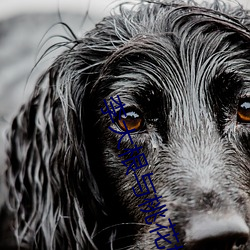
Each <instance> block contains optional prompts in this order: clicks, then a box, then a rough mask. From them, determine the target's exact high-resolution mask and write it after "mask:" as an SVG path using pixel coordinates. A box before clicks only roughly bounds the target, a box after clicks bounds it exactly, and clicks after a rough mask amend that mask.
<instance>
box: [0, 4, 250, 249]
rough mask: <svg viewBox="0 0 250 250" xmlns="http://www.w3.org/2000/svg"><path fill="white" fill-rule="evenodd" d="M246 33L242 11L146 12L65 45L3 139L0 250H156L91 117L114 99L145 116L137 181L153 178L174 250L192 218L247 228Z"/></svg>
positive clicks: (192, 7)
mask: <svg viewBox="0 0 250 250" xmlns="http://www.w3.org/2000/svg"><path fill="white" fill-rule="evenodd" d="M249 27H250V18H249V15H248V12H247V11H244V10H243V9H242V8H241V6H237V7H230V6H229V5H228V4H225V3H223V2H220V1H214V2H213V3H212V4H204V5H203V7H201V6H198V5H197V4H196V3H195V2H193V1H186V2H184V1H175V2H172V3H160V2H149V1H145V2H141V3H139V4H136V5H134V6H133V7H132V8H131V7H130V9H129V8H126V5H122V6H120V8H119V9H118V11H117V12H114V13H113V14H112V15H111V16H110V17H107V18H105V19H104V20H103V21H101V22H100V23H99V24H97V25H96V27H95V28H94V29H93V30H92V31H90V32H89V33H87V34H86V35H85V36H84V37H83V38H76V39H75V40H72V41H71V42H70V43H69V44H68V46H69V48H68V49H67V50H65V52H64V53H62V54H61V55H60V56H59V57H58V58H57V59H56V60H55V62H54V63H53V65H52V66H51V67H50V68H49V69H48V70H47V72H46V73H45V74H44V75H43V76H42V77H41V78H40V80H39V81H38V83H37V84H36V88H35V90H34V93H33V95H32V97H31V99H30V100H29V101H28V102H27V103H26V104H25V105H23V106H22V107H21V110H20V112H19V114H18V115H17V116H16V118H15V119H14V121H13V124H12V127H11V130H10V133H9V137H8V139H9V144H10V146H9V149H8V160H7V165H8V170H7V172H6V180H7V187H8V190H9V195H8V197H9V199H8V201H7V202H6V205H5V207H4V209H3V211H7V212H4V216H2V218H4V219H5V221H7V222H6V223H7V225H9V224H11V227H10V228H9V230H5V231H4V232H5V234H2V235H3V236H2V239H3V240H2V243H1V244H2V245H3V246H4V248H3V249H7V248H8V247H9V248H11V247H13V249H16V247H17V246H18V248H19V249H156V247H155V245H154V239H155V235H152V234H150V233H149V231H150V230H152V229H153V228H154V227H155V225H153V224H152V225H150V226H149V225H147V224H145V222H144V217H143V214H141V212H140V211H139V209H138V207H137V206H138V204H140V203H141V200H140V199H139V198H137V197H135V196H134V195H133V193H132V191H131V187H133V186H134V185H135V182H134V179H133V176H132V175H128V176H126V175H125V169H124V166H122V164H121V162H120V159H119V157H118V154H119V153H120V152H121V151H118V149H117V147H116V146H117V141H118V137H117V135H116V134H112V133H111V131H110V130H109V129H108V127H109V126H114V125H112V124H110V121H109V119H108V117H107V116H105V115H103V114H102V113H101V111H100V108H101V107H103V105H104V104H103V99H106V100H108V99H109V97H112V96H116V95H117V94H119V96H120V97H121V99H122V101H123V102H124V103H126V105H127V106H128V107H136V108H138V109H139V110H141V111H142V113H143V115H144V118H145V120H146V124H147V125H146V129H145V130H144V131H141V132H139V133H136V134H134V135H133V140H134V141H135V142H136V143H137V145H141V146H143V150H144V153H145V155H146V156H147V159H148V162H149V164H150V166H149V167H148V168H145V170H141V173H143V171H145V172H148V171H149V170H150V171H152V172H153V173H154V177H153V182H154V184H155V187H156V189H157V191H158V192H159V194H161V195H162V196H163V199H164V203H165V204H166V205H167V208H168V212H167V213H166V218H171V219H172V221H174V223H175V224H177V229H176V231H177V232H179V239H180V241H181V243H182V244H183V245H184V247H185V248H183V249H191V247H189V245H188V244H189V242H188V239H187V237H186V234H185V229H186V228H187V227H188V225H189V223H190V218H191V217H192V215H193V214H195V213H199V212H201V211H208V210H211V211H219V212H222V213H224V212H225V213H226V212H227V211H237V212H239V213H240V214H241V216H242V217H243V218H244V220H245V221H246V223H247V224H248V225H250V223H249V222H250V213H249V212H250V209H249V200H250V197H249V195H250V194H249V180H250V176H249V175H250V172H249V166H248V165H249V156H250V146H249V133H250V132H249V128H248V127H247V126H245V127H243V126H242V127H240V128H238V127H236V125H235V124H236V123H235V118H234V116H233V114H234V112H235V107H236V106H237V99H238V98H239V96H240V95H241V94H242V93H243V94H244V93H247V90H248V89H249V86H248V85H249V82H250V77H249V76H250V53H249V52H250V31H249ZM204 131H206V135H204ZM127 145H129V142H128V141H126V139H124V141H123V142H122V149H124V148H126V147H127ZM122 149H121V150H122ZM204 166H205V167H204ZM235 166H237V170H236V169H235ZM150 168H151V169H150ZM199 180H204V183H200V181H199ZM201 197H203V198H201ZM6 215H8V216H6ZM8 218H9V219H8ZM159 222H163V223H164V219H163V218H160V219H159ZM165 223H166V222H165ZM5 235H8V236H5ZM12 235H14V237H13V236H12ZM166 246H167V245H166ZM218 249H219V248H218ZM220 249H224V248H220ZM225 249H226V248H225ZM242 249H243V248H242ZM244 249H250V244H248V245H246V246H245V248H244Z"/></svg>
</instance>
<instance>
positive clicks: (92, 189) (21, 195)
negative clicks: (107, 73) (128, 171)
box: [6, 23, 118, 249]
mask: <svg viewBox="0 0 250 250" xmlns="http://www.w3.org/2000/svg"><path fill="white" fill-rule="evenodd" d="M92 36H94V37H95V38H91V37H92ZM110 36H112V34H111V32H110V27H108V25H107V23H104V24H103V25H99V26H98V28H97V29H95V30H94V31H92V33H90V34H89V35H87V37H86V38H84V39H82V40H77V41H74V42H72V44H73V45H72V46H71V48H70V49H68V50H67V51H65V52H64V53H63V54H62V55H61V56H59V57H58V58H57V60H56V61H55V62H54V64H53V65H52V66H51V67H50V68H49V69H48V71H47V72H46V73H45V74H44V75H43V77H42V78H41V79H40V80H39V81H38V83H37V85H36V88H35V90H34V92H33V95H32V97H31V99H30V100H29V102H27V103H26V104H25V105H23V106H22V107H21V110H20V112H19V114H18V115H17V116H16V117H15V119H14V121H13V124H12V128H11V131H10V132H9V141H10V146H9V150H8V160H7V164H8V169H7V171H6V179H7V186H8V188H9V200H8V202H7V206H8V209H9V211H10V212H11V214H12V215H13V218H14V219H13V221H14V229H13V233H14V234H15V237H16V241H17V243H16V244H18V246H20V247H23V248H25V247H27V248H30V247H34V248H37V249H52V248H53V249H55V248H56V249H57V247H58V249H78V248H80V249H95V246H94V243H93V241H92V239H91V234H92V233H93V231H94V230H95V227H96V223H97V217H98V216H99V214H103V198H102V196H101V195H100V192H99V189H98V184H97V183H96V181H95V179H94V177H93V174H92V170H91V168H92V166H91V162H90V160H89V157H88V143H87V142H86V135H87V134H91V133H93V131H91V130H90V128H91V125H90V124H89V122H88V117H86V114H89V113H90V112H91V105H87V103H88V100H89V98H90V95H91V94H90V93H91V86H92V85H93V83H94V82H95V81H96V80H97V78H98V77H99V72H100V71H101V68H102V66H103V64H104V63H105V60H106V58H107V57H108V56H109V55H110V54H112V52H113V51H114V50H115V43H114V42H112V43H111V42H110V41H111V40H112V37H111V38H110ZM107 37H108V40H107ZM113 40H115V41H118V39H117V38H116V39H113ZM88 136H89V135H88ZM97 215H98V216H97Z"/></svg>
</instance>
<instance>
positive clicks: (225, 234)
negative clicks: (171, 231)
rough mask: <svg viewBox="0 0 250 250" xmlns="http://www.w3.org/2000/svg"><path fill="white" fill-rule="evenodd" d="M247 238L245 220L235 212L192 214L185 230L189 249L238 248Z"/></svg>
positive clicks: (228, 249) (242, 247)
mask: <svg viewBox="0 0 250 250" xmlns="http://www.w3.org/2000/svg"><path fill="white" fill-rule="evenodd" d="M248 238H249V228H248V226H247V224H246V222H245V221H244V220H243V219H242V217H240V216H239V215H237V214H224V215H215V214H206V215H198V216H194V217H192V218H191V220H190V224H189V226H188V229H187V230H186V242H187V246H188V249H191V250H240V249H245V248H244V246H245V244H246V243H247V241H248Z"/></svg>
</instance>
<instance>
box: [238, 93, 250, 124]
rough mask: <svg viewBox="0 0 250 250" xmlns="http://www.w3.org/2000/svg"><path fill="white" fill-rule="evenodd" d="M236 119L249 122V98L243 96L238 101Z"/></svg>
mask: <svg viewBox="0 0 250 250" xmlns="http://www.w3.org/2000/svg"><path fill="white" fill-rule="evenodd" d="M237 121H238V122H243V123H250V98H244V99H242V100H241V101H240V102H239V106H238V111H237Z"/></svg>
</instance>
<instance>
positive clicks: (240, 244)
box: [232, 235, 249, 250]
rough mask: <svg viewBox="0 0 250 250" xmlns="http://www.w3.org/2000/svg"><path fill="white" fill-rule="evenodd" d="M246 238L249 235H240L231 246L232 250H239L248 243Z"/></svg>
mask: <svg viewBox="0 0 250 250" xmlns="http://www.w3.org/2000/svg"><path fill="white" fill-rule="evenodd" d="M248 236H249V235H241V236H239V237H238V239H236V240H235V243H234V245H233V248H232V249H233V250H237V249H240V248H241V247H243V246H244V245H246V243H247V241H248Z"/></svg>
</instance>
